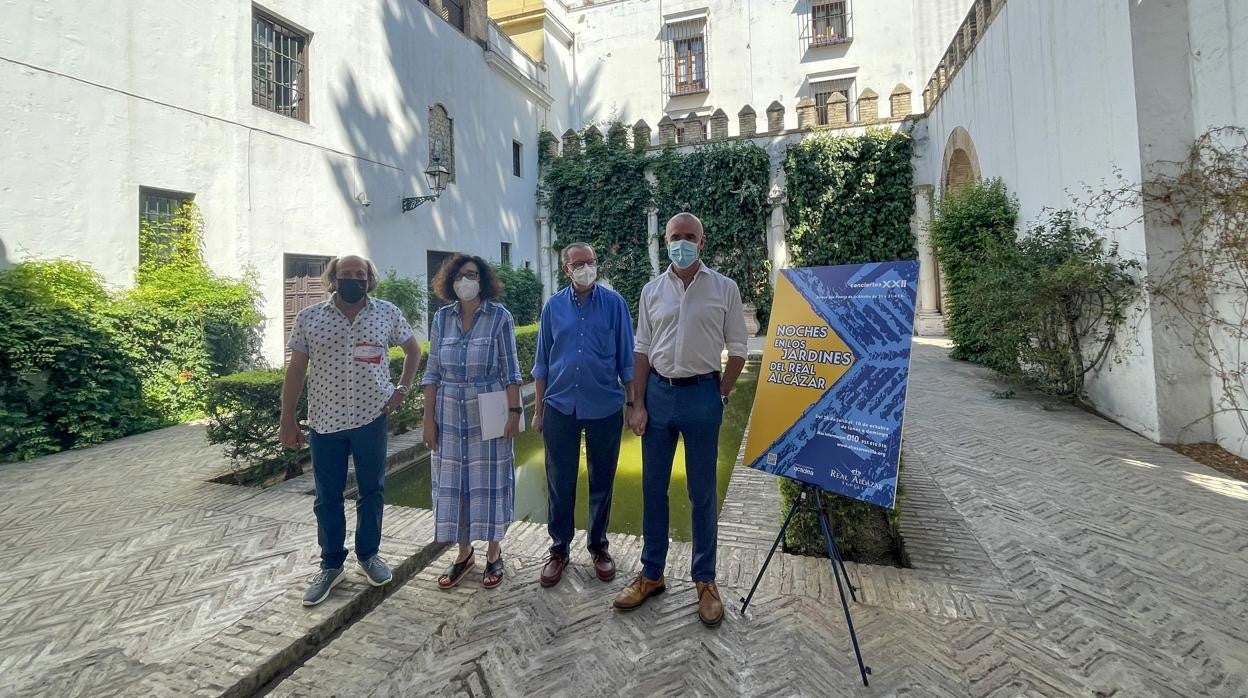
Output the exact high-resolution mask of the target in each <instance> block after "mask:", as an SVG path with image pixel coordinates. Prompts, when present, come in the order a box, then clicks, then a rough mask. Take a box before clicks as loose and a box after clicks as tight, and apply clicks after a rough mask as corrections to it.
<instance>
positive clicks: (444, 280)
mask: <svg viewBox="0 0 1248 698" xmlns="http://www.w3.org/2000/svg"><path fill="white" fill-rule="evenodd" d="M469 262H474V263H476V265H477V269H478V270H479V271H480V272H481V300H483V301H488V300H494V299H495V298H498V297H499V296H501V295H503V285H502V284H501V283H499V281H498V274H497V273H495V271H494V267H492V266H490V263H489V262H487V261H485V260H484V259H481V258H480V257H476V256H469V255H466V254H460V253H458V252H456V253H455V254H453V255H451V256H450V257H447V258H446V261H445V262H442V266H441V267H439V268H438V273H437V275H436V276H434V277H433V281H432V282H431V284H430V285H432V286H433V294H434V295H435V296H437V297H438V298H441V299H442V300H444V301H452V302H453V301H457V300H459V297H458V296H456V295H455V275H456V274H458V273H459V270H460V269H461V268H462V267H463V266H464V265H465V264H467V263H469Z"/></svg>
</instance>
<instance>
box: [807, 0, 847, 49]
mask: <svg viewBox="0 0 1248 698" xmlns="http://www.w3.org/2000/svg"><path fill="white" fill-rule="evenodd" d="M852 20H853V15H851V14H850V12H849V0H811V6H810V24H809V26H808V27H807V37H806V44H807V46H808V47H811V48H813V47H816V46H831V45H833V44H843V43H845V42H847V41H850V40H851V39H853V23H852Z"/></svg>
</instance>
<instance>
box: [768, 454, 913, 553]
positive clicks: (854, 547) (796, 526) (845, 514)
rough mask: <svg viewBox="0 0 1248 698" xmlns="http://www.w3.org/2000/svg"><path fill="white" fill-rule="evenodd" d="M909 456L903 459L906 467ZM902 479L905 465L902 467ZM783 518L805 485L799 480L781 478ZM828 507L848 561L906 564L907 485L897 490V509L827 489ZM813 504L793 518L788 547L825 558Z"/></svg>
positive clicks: (821, 533) (824, 499) (824, 497)
mask: <svg viewBox="0 0 1248 698" xmlns="http://www.w3.org/2000/svg"><path fill="white" fill-rule="evenodd" d="M904 464H905V459H904V458H903V459H902V466H904ZM897 472H898V476H899V478H898V479H899V481H900V474H901V467H900V466H899V467H898V471H897ZM777 486H778V487H779V489H780V503H781V517H782V520H783V517H784V516H787V515H788V512H789V509H790V508H791V507H792V506H793V502H794V501H795V500H796V499H797V495H798V493H799V492H801V485H800V484H799V483H798V482H797V481H796V480H791V479H789V478H783V477H782V478H779V481H778V483H777ZM820 496H821V497H823V503H824V507H826V508H827V511H828V519H829V520H830V521H831V523H832V533H833V535H834V536H836V544H837V546H838V547H839V548H840V549H841V555H842V556H844V557H845V559H846V560H853V561H856V562H862V563H867V564H884V565H905V564H906V558H905V549H904V547H903V544H902V540H901V534H900V532H899V531H898V528H897V526H898V520H899V517H900V513H901V507H902V503H903V501H904V498H905V488H904V487H900V486H899V488H898V490H897V502H896V506H895V507H894V508H893V509H885V508H883V507H878V506H875V505H874V504H867V503H866V502H861V501H858V500H856V499H850V498H849V497H843V496H841V495H839V494H833V493H831V492H823V493H822V494H821V495H820ZM812 509H813V508H812V507H810V506H809V505H807V506H806V507H805V508H803V510H802V511H799V512H798V513H797V515H796V516H794V517H793V522H792V523H790V524H789V529H788V531H787V532H786V534H785V540H784V545H785V550H786V551H788V552H790V553H795V554H798V555H812V556H817V557H822V556H824V555H826V549H827V548H826V546H825V544H824V540H823V531H822V530H821V528H820V526H819V518H818V517H817V516H815V514H814V512H813V511H812Z"/></svg>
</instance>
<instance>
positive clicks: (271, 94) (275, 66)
mask: <svg viewBox="0 0 1248 698" xmlns="http://www.w3.org/2000/svg"><path fill="white" fill-rule="evenodd" d="M251 26H252V37H251V103H252V104H254V105H256V106H257V107H260V108H262V109H267V110H269V111H272V112H277V113H278V114H283V115H285V116H289V117H291V118H294V119H299V120H300V121H307V120H308V95H307V85H308V69H307V68H308V37H307V36H305V35H303V34H301V33H299V32H297V31H295V30H294V29H291V28H290V27H287V26H285V25H283V24H282V23H281V22H279V21H278V20H276V19H274V18H272V17H270V16H268V15H266V14H264V13H263V12H261V11H259V10H257V9H253V10H252V18H251Z"/></svg>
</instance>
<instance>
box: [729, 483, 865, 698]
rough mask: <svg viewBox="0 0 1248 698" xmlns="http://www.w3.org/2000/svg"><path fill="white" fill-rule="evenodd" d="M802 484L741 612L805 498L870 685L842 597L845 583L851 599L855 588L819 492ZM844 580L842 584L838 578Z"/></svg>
mask: <svg viewBox="0 0 1248 698" xmlns="http://www.w3.org/2000/svg"><path fill="white" fill-rule="evenodd" d="M799 484H801V486H802V490H801V492H799V493H798V495H797V501H796V502H794V503H793V506H792V507H791V508H790V509H789V515H788V516H787V517H785V519H784V525H783V526H781V527H780V533H779V534H778V535H777V536H776V542H774V543H772V544H771V551H770V552H768V553H767V559H766V560H764V561H763V568H762V569H760V570H759V571H758V576H757V577H755V578H754V586H752V587H750V593H749V595H748V596H746V597H745V598H744V599H741V615H745V610H746V609H747V608H749V606H750V601H751V600H752V599H753V598H754V592H756V591H758V585H759V583H760V582H762V581H763V575H764V574H765V573H766V572H767V566H768V565H769V564H771V558H772V556H773V555H775V554H776V548H778V547H780V541H782V540H784V532H785V531H787V530H788V528H789V524H790V523H791V522H792V521H793V515H794V514H796V513H797V512H798V510H799V509H801V508H802V505H803V504H804V503H806V502H810V503H812V504H813V505H814V507H815V513H817V514H818V515H819V525H820V527H821V528H822V529H823V543H824V546H825V547H826V548H827V552H828V559H829V560H830V561H831V563H832V576H833V577H835V578H836V590H837V591H838V592H840V595H841V608H842V609H843V610H844V611H845V625H847V626H849V639H850V640H851V641H852V642H853V643H854V656H855V657H857V658H858V673H859V674H861V675H862V685H863V686H867V685H870V684H868V682H867V676H868V675H869V674H870V673H871V667H869V666H867V665H866V664H864V663H863V662H862V650H861V649H859V647H858V633H856V632H854V619H853V618H851V617H850V615H849V601H848V600H846V599H845V587H849V595H850V597H851V598H852V599H853V600H854V601H857V600H858V594H857V591H858V588H857V587H855V586H854V585H853V584H851V583H850V581H849V573H848V572H846V571H845V560H844V559H842V558H841V549H840V548H838V547H837V545H836V538H835V537H834V536H833V535H832V525H831V524H830V523H829V522H828V512H827V510H826V509H825V508H824V506H823V498H822V497H820V496H819V488H818V487H815V486H814V485H811V484H808V483H805V482H800V483H799ZM842 578H844V580H845V582H844V584H843V585H842V583H841V579H842Z"/></svg>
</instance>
